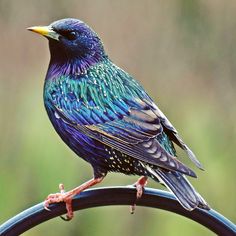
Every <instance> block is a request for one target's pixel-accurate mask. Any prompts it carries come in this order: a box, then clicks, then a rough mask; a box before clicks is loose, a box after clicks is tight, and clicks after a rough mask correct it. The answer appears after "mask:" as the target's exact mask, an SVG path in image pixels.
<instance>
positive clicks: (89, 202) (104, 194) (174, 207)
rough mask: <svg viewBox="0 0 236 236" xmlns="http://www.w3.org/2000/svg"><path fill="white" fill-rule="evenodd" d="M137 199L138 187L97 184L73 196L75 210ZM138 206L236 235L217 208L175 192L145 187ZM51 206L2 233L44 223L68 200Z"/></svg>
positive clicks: (234, 227)
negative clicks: (190, 204) (192, 204)
mask: <svg viewBox="0 0 236 236" xmlns="http://www.w3.org/2000/svg"><path fill="white" fill-rule="evenodd" d="M135 200H136V189H135V188H134V187H131V186H128V187H110V188H96V189H90V190H86V191H84V192H82V193H81V194H79V195H77V196H75V198H74V200H73V209H74V211H77V210H81V209H86V208H91V207H98V206H108V205H132V204H133V203H134V202H135ZM136 205H138V206H146V207H153V208H159V209H163V210H167V211H171V212H175V213H177V214H179V215H182V216H185V217H187V218H189V219H192V220H194V221H196V222H198V223H200V224H201V225H203V226H205V227H207V228H208V229H210V230H211V231H213V232H215V233H216V234H218V235H224V236H226V235H227V236H231V235H232V236H236V225H235V224H233V223H232V222H230V221H229V220H228V219H226V218H225V217H224V216H222V215H221V214H219V213H218V212H216V211H214V210H210V211H206V210H202V209H195V210H194V211H187V210H185V209H184V208H183V207H182V206H181V205H180V204H179V203H178V202H177V200H176V199H175V197H174V195H173V194H171V193H169V192H166V191H161V190H157V189H150V188H145V192H144V194H143V196H142V198H141V199H139V200H138V201H136ZM49 208H50V210H51V211H47V210H45V209H44V206H43V203H39V204H37V205H35V206H33V207H31V208H29V209H27V210H25V211H23V212H21V213H20V214H18V215H16V216H14V217H13V218H11V219H10V220H8V221H6V222H5V223H4V224H2V225H1V226H0V235H1V236H3V235H4V236H6V235H7V236H15V235H19V234H22V233H24V232H25V231H27V230H29V229H31V228H33V227H34V226H36V225H39V224H41V223H42V222H45V221H47V220H49V219H52V218H54V217H57V216H60V215H62V214H65V213H66V208H65V204H64V203H58V204H52V205H50V207H49Z"/></svg>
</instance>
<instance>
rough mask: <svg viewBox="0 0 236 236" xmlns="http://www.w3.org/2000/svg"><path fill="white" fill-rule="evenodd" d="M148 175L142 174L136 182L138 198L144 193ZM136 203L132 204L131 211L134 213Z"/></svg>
mask: <svg viewBox="0 0 236 236" xmlns="http://www.w3.org/2000/svg"><path fill="white" fill-rule="evenodd" d="M147 179H148V177H147V176H141V177H140V178H139V179H138V180H137V182H135V183H134V186H135V187H136V190H137V193H136V200H138V199H140V198H141V197H142V195H143V190H144V187H145V186H146V185H147ZM135 207H136V204H135V203H134V204H133V205H132V206H130V213H131V214H134V211H135Z"/></svg>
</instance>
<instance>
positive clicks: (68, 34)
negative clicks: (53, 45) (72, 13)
mask: <svg viewBox="0 0 236 236" xmlns="http://www.w3.org/2000/svg"><path fill="white" fill-rule="evenodd" d="M60 34H61V35H62V36H64V37H65V38H67V39H68V40H74V39H76V32H74V31H63V32H60Z"/></svg>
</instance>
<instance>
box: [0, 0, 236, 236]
mask: <svg viewBox="0 0 236 236" xmlns="http://www.w3.org/2000/svg"><path fill="white" fill-rule="evenodd" d="M235 12H236V2H235V1H233V0H229V1H220V0H206V1H203V0H175V1H172V0H159V1H156V0H146V1H141V0H135V1H134V0H130V1H126V0H120V1H108V0H99V1H91V0H68V1H64V0H57V1H52V0H41V1H38V0H30V1H29V0H21V1H13V0H0V28H1V33H0V105H1V114H0V130H1V133H0V190H1V191H0V222H4V221H5V220H7V219H8V218H10V217H12V216H13V215H15V214H17V213H18V212H20V211H22V210H24V209H25V208H28V207H29V206H31V205H33V204H36V203H38V202H40V201H42V200H43V199H44V198H45V197H46V196H47V195H48V194H49V193H51V192H56V191H57V190H58V183H60V182H63V183H64V184H65V186H66V188H67V189H71V188H73V187H75V186H77V185H79V184H81V183H82V182H84V181H86V180H88V179H89V178H91V175H92V170H91V168H90V166H89V165H88V164H87V163H85V162H84V161H82V160H81V159H79V158H77V157H76V155H75V154H74V153H73V152H72V151H70V150H69V148H67V147H66V145H64V143H63V142H62V141H61V140H60V138H59V137H58V136H57V134H56V133H55V131H54V130H53V128H52V125H51V124H50V122H49V120H48V118H47V115H46V112H45V111H44V107H43V100H42V90H43V81H44V76H45V73H46V70H47V66H48V61H49V52H48V45H47V40H45V39H44V38H42V37H39V36H38V35H36V34H32V33H30V32H27V31H26V28H27V27H29V26H34V25H45V24H49V23H51V22H52V21H54V20H57V19H60V18H65V17H75V18H80V19H82V20H83V21H85V22H87V23H88V24H89V25H90V26H91V27H92V28H93V29H94V30H95V31H96V32H98V33H99V35H100V36H101V38H102V39H103V42H104V44H105V48H106V50H107V51H108V54H109V55H110V57H111V58H112V60H113V61H114V62H115V63H116V64H118V65H119V66H120V67H122V68H124V69H125V70H126V71H128V72H129V73H130V74H132V75H133V76H134V77H135V78H136V79H138V80H139V81H140V82H141V83H142V84H143V86H144V87H145V88H146V90H147V91H148V92H149V94H150V95H151V96H152V97H153V98H154V100H155V101H156V102H157V104H158V105H159V107H160V108H161V109H162V110H163V112H164V113H165V114H166V115H167V116H168V118H169V119H170V120H171V121H172V123H173V124H174V125H175V127H176V128H177V129H178V131H179V133H180V134H181V136H182V137H183V139H184V140H185V141H186V143H187V144H189V146H190V147H191V148H192V149H193V151H194V152H195V153H196V155H197V156H198V158H199V159H200V160H201V162H202V163H203V165H204V166H205V169H206V171H204V172H202V171H200V170H196V168H195V171H196V172H197V174H198V176H199V178H198V180H193V179H192V180H191V182H192V183H193V185H194V186H195V187H196V188H197V189H198V191H199V192H200V193H201V194H202V195H203V196H204V198H205V199H206V200H207V201H208V202H209V204H210V205H211V206H212V207H213V208H214V209H216V210H217V211H219V212H220V213H222V214H223V215H225V216H226V217H228V218H229V219H231V220H232V221H233V222H236V203H235V200H236V186H235V180H236V169H235V166H236V154H235V145H236V142H235V141H236V125H235V119H236V106H235V101H236V79H235V74H236V66H235V60H236V17H235ZM181 154H182V153H181ZM183 156H184V154H183ZM185 163H188V164H190V162H189V161H188V160H187V158H185ZM190 166H192V167H193V165H192V164H190ZM193 168H194V167H193ZM135 180H136V178H135V177H128V176H123V175H121V174H109V175H108V176H107V178H106V179H105V181H104V182H103V183H102V184H101V185H102V186H110V185H127V184H130V183H133V182H134V181H135ZM149 186H150V187H155V188H160V185H158V184H156V183H153V182H152V181H150V182H149ZM25 235H27V236H31V235H33V236H37V235H58V236H60V235H91V236H92V235H97V236H100V235H113V236H119V235H125V236H126V235H127V236H134V235H135V236H141V235H173V236H175V235H213V234H212V233H210V232H209V231H207V230H206V229H205V228H202V227H201V226H200V225H198V224H196V223H194V222H192V221H189V220H187V219H185V218H183V217H180V216H177V215H175V214H172V213H168V212H164V211H161V210H152V209H148V208H141V207H138V208H137V209H136V212H135V214H134V215H130V214H129V208H128V207H120V206H119V207H118V206H117V207H103V208H95V209H89V210H86V211H85V210H84V211H81V212H78V213H76V217H75V219H74V220H73V221H71V222H70V223H65V222H63V221H62V220H61V219H59V218H58V219H54V220H51V221H49V222H46V223H44V224H42V225H40V226H38V227H36V228H34V229H32V230H31V231H29V232H27V233H25Z"/></svg>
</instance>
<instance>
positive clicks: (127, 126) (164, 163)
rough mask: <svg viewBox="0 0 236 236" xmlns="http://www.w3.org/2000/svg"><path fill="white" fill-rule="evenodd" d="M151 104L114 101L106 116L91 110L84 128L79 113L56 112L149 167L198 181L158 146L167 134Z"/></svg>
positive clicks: (56, 108) (82, 131)
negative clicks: (162, 134) (159, 140)
mask: <svg viewBox="0 0 236 236" xmlns="http://www.w3.org/2000/svg"><path fill="white" fill-rule="evenodd" d="M149 102H150V101H149ZM149 102H147V101H145V100H141V99H140V98H136V99H132V100H128V99H127V98H126V100H125V101H124V100H121V99H119V100H116V101H113V103H112V108H111V106H110V107H109V108H108V107H107V109H106V111H105V112H103V111H101V110H99V109H92V110H91V109H88V110H87V112H86V116H84V119H86V120H87V124H81V122H80V121H81V118H80V119H79V120H78V117H79V116H81V114H79V111H76V110H75V109H72V110H71V111H70V112H64V111H63V109H60V108H58V107H57V106H56V105H55V104H54V110H55V112H56V116H57V117H60V118H61V119H62V120H63V121H64V122H65V123H67V124H69V125H71V126H73V127H74V128H75V129H77V130H78V131H79V132H81V133H84V134H86V135H87V136H89V137H91V138H93V139H96V140H98V141H100V142H101V143H103V144H105V145H107V146H109V147H111V148H114V149H116V150H118V151H120V152H122V153H124V154H126V155H129V156H132V157H133V158H136V159H138V160H140V161H143V162H145V163H148V164H151V165H154V166H158V167H162V168H165V169H168V170H175V171H178V172H181V173H184V174H186V175H189V176H193V177H196V175H195V173H194V172H193V171H192V170H191V169H189V168H188V167H187V166H185V165H184V164H183V163H181V162H180V161H178V160H177V158H176V157H175V156H172V155H170V154H169V153H168V152H167V151H166V150H165V149H164V148H163V147H162V146H161V145H160V143H159V142H158V139H157V136H158V135H159V134H161V133H162V132H163V125H162V123H161V119H160V117H159V116H158V115H157V114H156V112H155V111H154V109H153V107H152V106H150V104H149ZM101 120H103V121H104V122H101Z"/></svg>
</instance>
